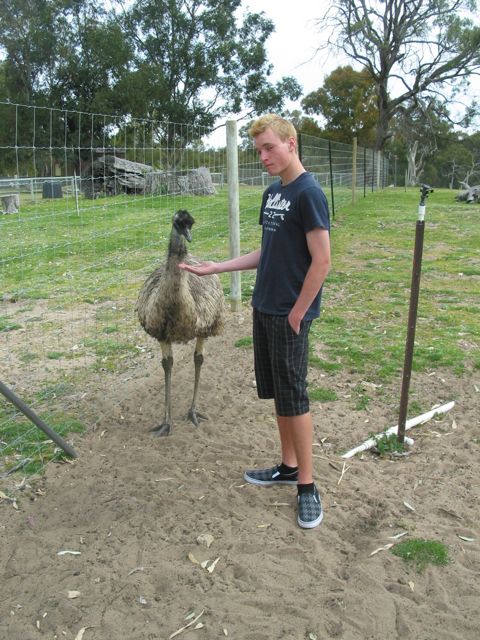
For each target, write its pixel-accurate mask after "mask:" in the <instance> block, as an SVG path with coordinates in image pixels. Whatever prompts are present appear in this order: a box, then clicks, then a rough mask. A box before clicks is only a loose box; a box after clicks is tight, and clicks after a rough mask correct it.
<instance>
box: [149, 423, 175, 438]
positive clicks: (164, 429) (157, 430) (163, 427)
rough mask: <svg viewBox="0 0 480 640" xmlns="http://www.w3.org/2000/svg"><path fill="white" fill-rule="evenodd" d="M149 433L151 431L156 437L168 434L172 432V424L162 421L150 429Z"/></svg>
mask: <svg viewBox="0 0 480 640" xmlns="http://www.w3.org/2000/svg"><path fill="white" fill-rule="evenodd" d="M150 433H153V435H154V436H156V437H162V436H169V435H170V434H171V433H172V425H171V424H170V423H169V422H164V423H163V424H160V425H158V427H154V428H153V429H150Z"/></svg>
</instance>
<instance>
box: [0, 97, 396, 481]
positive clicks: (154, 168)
mask: <svg viewBox="0 0 480 640" xmlns="http://www.w3.org/2000/svg"><path fill="white" fill-rule="evenodd" d="M0 121H2V122H3V123H5V124H4V126H2V127H0V204H1V206H2V210H3V211H4V212H5V215H0V282H1V285H0V362H1V366H0V381H2V382H3V383H4V384H6V385H7V386H9V387H10V388H11V389H12V390H13V391H14V392H15V393H16V394H17V395H18V396H19V397H20V398H22V399H23V400H24V401H25V402H26V403H27V404H29V405H30V406H32V408H33V409H34V411H35V412H36V413H37V414H38V415H39V416H40V417H41V418H42V419H43V420H44V422H46V423H47V424H49V425H50V426H52V428H53V429H54V430H56V431H57V432H58V433H59V434H60V435H61V436H63V437H67V438H70V439H73V440H74V439H75V437H76V436H75V434H76V433H80V432H81V431H82V430H84V429H85V428H86V427H87V426H88V425H91V424H92V422H94V421H95V420H96V418H95V415H94V414H95V412H94V410H93V409H92V407H90V406H89V403H88V394H89V390H91V389H92V388H95V389H98V388H102V385H104V384H106V381H108V376H109V374H111V373H121V374H125V375H126V376H128V371H129V369H134V368H135V367H136V366H138V365H137V362H138V356H139V355H140V354H145V353H146V352H149V351H150V350H152V351H154V352H155V353H156V349H155V348H154V347H153V345H152V342H151V340H150V338H148V337H147V336H146V334H145V333H144V332H143V330H141V329H140V327H139V325H138V322H137V320H136V317H135V313H134V305H135V300H136V296H137V293H138V290H139V287H140V285H141V283H142V281H143V280H144V278H145V277H146V275H148V273H149V272H150V271H152V270H153V269H154V268H155V267H156V266H157V265H158V264H159V263H160V262H161V261H162V260H163V257H164V254H165V250H166V246H167V242H168V237H169V233H170V228H171V218H172V215H173V213H174V212H175V211H176V210H177V209H179V208H187V209H188V210H189V211H190V212H191V213H192V215H193V216H194V218H195V220H196V225H195V227H194V229H193V235H194V241H193V242H192V250H193V253H195V254H197V255H198V256H200V257H202V258H204V259H214V260H222V259H225V258H227V257H228V255H229V236H228V233H229V232H228V207H229V203H228V185H227V167H226V151H225V148H218V149H217V148H215V149H214V148H211V147H209V143H208V134H209V131H208V130H206V129H204V128H202V127H198V126H193V125H188V124H176V123H171V122H161V121H152V120H147V119H133V118H130V117H123V116H109V115H104V114H92V113H82V112H76V111H67V110H57V109H51V108H42V107H32V106H25V105H17V104H11V103H1V102H0ZM300 152H301V157H302V161H303V163H304V165H305V167H306V168H307V169H308V170H309V171H311V172H312V173H314V175H315V176H316V177H317V178H318V180H319V182H320V183H321V184H322V186H323V187H324V190H325V192H326V194H327V196H328V198H329V199H330V206H331V208H332V211H334V210H335V208H336V207H338V206H341V204H342V203H345V202H347V201H349V200H350V199H351V197H352V176H353V175H354V174H355V173H356V181H357V183H358V186H359V188H363V190H364V195H365V193H366V192H367V191H370V190H372V189H376V188H379V187H380V186H383V184H384V181H385V175H386V165H385V163H384V162H382V166H381V169H380V170H379V167H378V163H377V166H376V165H375V163H376V157H377V156H376V155H375V154H374V153H373V152H371V151H370V150H363V149H359V150H358V151H357V159H356V171H354V168H353V148H352V146H350V145H343V144H339V143H334V142H329V141H327V140H322V139H318V138H314V137H312V136H305V135H302V136H301V137H300ZM238 154H239V182H240V211H241V215H240V237H241V245H242V251H249V250H252V249H254V248H256V247H257V246H258V244H259V241H260V228H259V225H258V215H259V205H260V195H261V193H262V191H263V190H264V188H265V187H266V186H267V185H268V184H269V183H270V182H271V181H272V178H271V177H270V176H269V175H268V173H266V172H265V171H264V168H263V166H262V165H261V163H260V161H259V159H258V155H257V153H256V152H255V150H254V148H253V146H252V145H250V146H249V147H247V148H243V147H241V148H239V152H238ZM253 277H254V276H253V274H246V275H245V277H244V279H243V290H244V295H245V297H248V296H249V294H250V292H251V288H252V286H253ZM227 278H228V277H227V276H226V277H225V279H223V280H222V283H223V285H224V288H225V290H226V292H227V293H228V287H229V280H228V279H227ZM152 357H153V355H152ZM60 453H61V452H60V451H59V449H58V448H57V447H55V446H54V445H53V443H52V442H50V441H48V439H47V438H46V437H43V436H42V434H41V433H40V432H39V431H38V430H37V429H36V427H33V426H32V425H31V423H29V422H28V421H27V420H26V419H25V418H24V416H23V415H22V414H20V413H19V412H18V410H16V409H15V408H14V407H13V406H12V405H10V404H9V403H8V402H7V401H6V400H5V399H4V398H3V397H2V396H1V395H0V479H1V481H2V482H7V481H10V480H11V479H12V478H13V477H14V476H15V474H13V473H12V470H17V471H22V472H24V473H27V474H28V473H35V472H39V471H41V470H42V469H43V468H44V467H45V465H46V464H47V463H48V462H49V461H50V460H52V459H53V460H55V459H58V457H59V456H60ZM15 482H17V480H15Z"/></svg>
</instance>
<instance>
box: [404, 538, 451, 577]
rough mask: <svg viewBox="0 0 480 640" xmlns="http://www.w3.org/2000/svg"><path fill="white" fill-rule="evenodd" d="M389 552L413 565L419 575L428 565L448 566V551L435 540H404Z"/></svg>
mask: <svg viewBox="0 0 480 640" xmlns="http://www.w3.org/2000/svg"><path fill="white" fill-rule="evenodd" d="M391 552H392V553H393V554H394V555H395V556H398V557H399V558H403V560H404V561H405V562H406V563H408V564H411V565H413V567H414V568H415V569H416V570H417V571H418V572H419V573H421V572H422V571H424V570H425V568H426V567H427V566H428V565H429V564H433V565H438V566H445V565H447V564H449V562H450V560H449V557H448V549H447V547H446V546H445V545H444V544H442V543H441V542H437V541H436V540H422V539H420V538H414V539H412V540H405V541H404V542H400V543H399V544H396V545H395V546H394V547H392V549H391Z"/></svg>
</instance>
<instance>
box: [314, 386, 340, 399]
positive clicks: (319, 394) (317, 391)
mask: <svg viewBox="0 0 480 640" xmlns="http://www.w3.org/2000/svg"><path fill="white" fill-rule="evenodd" d="M308 396H309V398H310V400H313V401H316V402H333V401H334V400H337V399H338V396H337V394H336V392H335V391H333V390H332V389H323V388H321V387H312V388H311V389H309V390H308Z"/></svg>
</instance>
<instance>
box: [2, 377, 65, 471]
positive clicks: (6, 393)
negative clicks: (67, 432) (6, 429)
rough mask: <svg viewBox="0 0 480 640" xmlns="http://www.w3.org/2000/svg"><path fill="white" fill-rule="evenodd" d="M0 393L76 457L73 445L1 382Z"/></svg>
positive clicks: (62, 447) (56, 442)
mask: <svg viewBox="0 0 480 640" xmlns="http://www.w3.org/2000/svg"><path fill="white" fill-rule="evenodd" d="M0 393H2V394H3V395H4V396H5V398H7V400H9V401H10V402H11V403H12V404H13V405H15V406H16V407H17V409H19V410H20V411H21V412H22V413H23V414H24V415H25V416H26V417H27V418H28V419H29V420H30V421H31V422H33V424H35V425H36V426H37V427H38V428H39V429H41V430H42V431H43V432H44V433H46V434H47V436H48V437H49V438H50V439H51V440H53V442H55V444H58V446H59V447H60V448H61V449H63V451H65V453H68V455H69V456H71V457H72V458H78V455H77V453H76V451H75V449H73V447H71V446H70V445H69V444H68V442H65V440H64V439H63V438H62V437H61V436H59V435H58V433H56V432H55V431H53V430H52V429H50V427H49V426H48V425H47V424H45V422H44V421H43V420H42V419H41V418H39V417H38V416H37V414H36V413H35V412H33V411H32V410H31V409H30V407H28V406H27V405H26V404H25V403H24V402H23V400H21V399H20V398H19V397H18V396H17V395H15V393H13V391H12V390H11V389H9V388H8V387H7V386H5V385H4V384H3V382H0Z"/></svg>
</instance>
